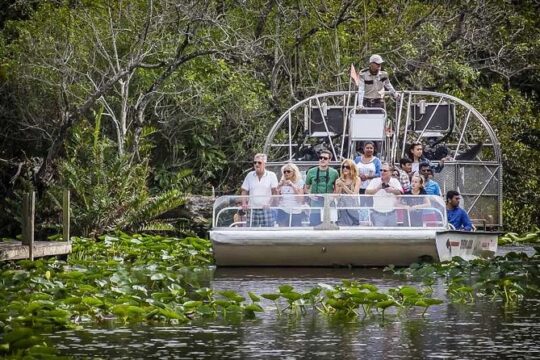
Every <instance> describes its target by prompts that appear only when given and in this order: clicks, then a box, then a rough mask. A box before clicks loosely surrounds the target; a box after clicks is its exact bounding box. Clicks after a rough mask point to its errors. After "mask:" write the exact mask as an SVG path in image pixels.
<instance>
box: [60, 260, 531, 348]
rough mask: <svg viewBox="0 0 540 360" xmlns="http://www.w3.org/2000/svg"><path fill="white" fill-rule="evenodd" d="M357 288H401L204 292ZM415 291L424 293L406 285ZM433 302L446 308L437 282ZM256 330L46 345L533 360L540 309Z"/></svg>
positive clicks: (375, 276) (114, 333)
mask: <svg viewBox="0 0 540 360" xmlns="http://www.w3.org/2000/svg"><path fill="white" fill-rule="evenodd" d="M341 279H356V280H358V281H365V282H369V283H372V284H374V285H376V286H378V287H380V288H382V289H386V288H388V287H395V286H399V285H403V284H404V283H403V281H402V280H399V279H396V278H394V277H392V276H390V275H388V274H385V273H383V272H382V271H381V269H315V268H308V269H295V268H285V269H273V268H262V269H253V268H238V269H218V270H216V271H215V273H214V278H213V280H212V281H211V286H212V287H213V288H214V289H215V290H222V289H234V290H236V291H238V292H240V293H243V294H246V293H247V291H252V292H255V293H257V294H261V293H268V292H275V291H276V289H277V287H278V286H279V285H282V284H285V283H286V284H290V285H292V286H294V287H295V288H296V289H298V290H300V291H305V290H307V289H309V288H311V287H312V286H314V285H316V284H317V283H321V282H322V283H327V284H336V283H338V282H340V280H341ZM411 284H412V285H415V286H421V284H419V283H414V282H411ZM434 291H435V296H436V297H438V298H443V299H445V289H444V286H443V284H442V282H440V283H437V284H435V286H434ZM263 306H264V308H265V312H264V313H262V314H259V315H258V318H257V319H255V320H248V321H227V322H225V321H213V322H195V323H194V324H190V325H182V326H175V327H166V326H158V327H150V326H137V327H131V328H88V329H85V330H83V331H63V332H59V333H55V334H52V335H50V338H51V339H52V340H53V341H54V342H55V343H56V344H57V347H58V349H60V351H61V353H62V354H65V355H72V356H74V357H76V358H81V357H87V358H96V357H100V358H114V359H148V358H155V359H158V358H159V359H253V358H263V359H308V358H309V359H328V358H336V359H338V358H339V359H392V358H395V359H410V358H427V359H441V358H443V359H465V358H481V357H485V358H501V357H508V358H520V359H522V358H539V357H540V347H539V346H538V345H537V342H538V340H540V326H539V324H538V319H539V317H540V303H539V302H537V301H533V300H528V301H524V302H522V303H521V304H520V305H519V306H518V307H516V308H513V309H505V308H504V307H503V306H502V305H501V303H491V302H490V299H486V301H485V302H483V303H480V304H476V305H474V306H469V305H453V304H444V305H440V306H436V307H433V308H430V310H429V313H428V314H427V315H426V317H424V318H423V317H421V316H420V315H419V313H418V312H412V313H410V314H408V315H406V316H398V315H396V314H393V315H392V314H391V315H390V316H387V318H386V320H385V321H384V322H381V321H380V318H376V319H373V318H368V319H359V320H355V321H343V320H339V319H332V320H331V319H327V318H325V317H324V316H321V315H319V314H318V313H317V312H316V311H312V312H308V314H307V315H306V316H303V317H294V316H282V317H278V316H277V314H276V312H275V308H274V305H273V304H272V303H271V302H270V301H268V302H264V303H263Z"/></svg>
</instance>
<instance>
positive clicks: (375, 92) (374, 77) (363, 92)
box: [358, 54, 399, 108]
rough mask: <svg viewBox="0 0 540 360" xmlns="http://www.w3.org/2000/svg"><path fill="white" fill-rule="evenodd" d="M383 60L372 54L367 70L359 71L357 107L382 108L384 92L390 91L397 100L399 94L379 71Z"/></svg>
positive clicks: (383, 72) (384, 74)
mask: <svg viewBox="0 0 540 360" xmlns="http://www.w3.org/2000/svg"><path fill="white" fill-rule="evenodd" d="M382 63H383V59H382V57H381V56H380V55H377V54H374V55H371V57H370V58H369V68H367V69H363V70H361V71H360V74H359V78H360V83H359V85H358V105H359V107H370V108H374V107H376V108H384V92H385V90H386V91H390V93H391V94H392V96H393V97H394V98H395V99H396V100H397V99H398V98H399V94H398V93H397V92H396V89H394V87H393V86H392V84H390V80H388V73H387V72H386V71H381V64H382Z"/></svg>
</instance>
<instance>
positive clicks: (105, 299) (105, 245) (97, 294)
mask: <svg viewBox="0 0 540 360" xmlns="http://www.w3.org/2000/svg"><path fill="white" fill-rule="evenodd" d="M212 261H213V260H212V253H211V246H210V243H209V241H207V240H204V239H199V238H194V237H187V238H184V239H179V238H171V237H163V236H156V235H153V236H152V235H137V234H136V235H127V234H124V233H121V232H119V233H116V234H113V235H105V236H102V237H100V238H99V239H98V240H97V241H96V240H93V239H83V238H74V243H73V254H72V255H70V256H69V260H68V261H67V262H64V261H60V260H57V259H39V260H36V261H33V262H32V261H28V260H22V261H18V262H7V263H2V264H1V268H0V334H1V335H2V340H1V342H0V351H2V352H4V353H9V354H16V353H18V352H19V351H24V353H25V354H26V353H28V352H29V351H37V350H35V348H36V347H38V348H39V347H43V346H45V345H46V344H44V342H43V339H42V338H41V337H40V336H39V332H40V331H53V330H56V329H65V328H76V327H78V326H80V324H83V323H87V322H93V323H101V322H105V321H106V322H111V321H112V322H119V323H121V324H124V323H128V322H129V323H136V322H160V323H163V322H165V323H170V324H177V323H183V322H187V321H189V320H190V319H192V318H193V317H197V316H201V317H202V316H205V315H207V314H208V313H209V311H207V308H208V306H210V305H209V301H208V300H206V301H205V300H201V299H199V297H200V294H198V293H197V292H195V289H199V288H200V287H201V286H200V281H201V279H202V280H204V277H205V273H208V274H209V272H208V270H206V269H207V268H208V265H210V264H211V263H212ZM242 306H243V305H242ZM252 310H253V309H252ZM229 311H230V310H229ZM25 329H32V335H31V336H26V335H24V334H26V333H27V332H28V331H27V330H25ZM21 334H22V335H21ZM23 335H24V336H23ZM22 338H25V339H26V340H25V341H24V342H21V341H22ZM32 349H34V350H32ZM21 354H22V353H21Z"/></svg>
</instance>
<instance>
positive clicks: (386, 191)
mask: <svg viewBox="0 0 540 360" xmlns="http://www.w3.org/2000/svg"><path fill="white" fill-rule="evenodd" d="M366 194H367V195H375V196H373V211H372V212H371V220H372V221H373V225H375V226H397V218H396V210H395V206H396V201H397V198H396V195H401V194H403V188H402V187H401V183H400V182H399V180H398V179H396V178H393V177H392V168H391V167H390V165H389V164H388V163H383V164H382V166H381V177H378V178H373V179H372V180H371V182H370V183H369V185H368V187H367V188H366Z"/></svg>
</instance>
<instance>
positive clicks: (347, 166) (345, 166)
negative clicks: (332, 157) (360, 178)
mask: <svg viewBox="0 0 540 360" xmlns="http://www.w3.org/2000/svg"><path fill="white" fill-rule="evenodd" d="M341 168H342V169H347V170H351V167H350V166H349V165H343V166H342V167H341Z"/></svg>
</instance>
